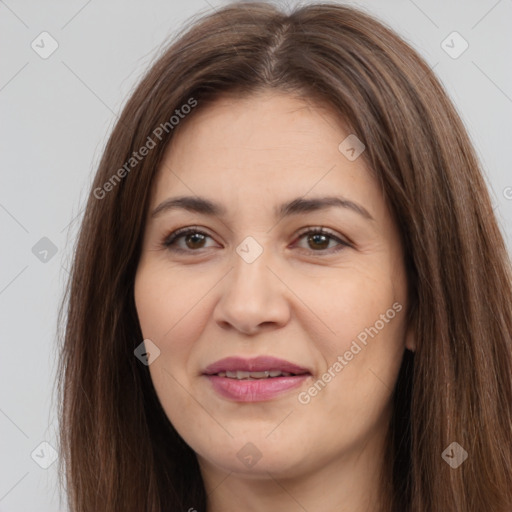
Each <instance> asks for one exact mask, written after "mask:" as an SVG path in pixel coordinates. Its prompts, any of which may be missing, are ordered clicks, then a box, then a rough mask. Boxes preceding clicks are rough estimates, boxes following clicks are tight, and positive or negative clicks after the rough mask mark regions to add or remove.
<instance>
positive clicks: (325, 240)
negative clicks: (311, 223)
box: [299, 227, 351, 254]
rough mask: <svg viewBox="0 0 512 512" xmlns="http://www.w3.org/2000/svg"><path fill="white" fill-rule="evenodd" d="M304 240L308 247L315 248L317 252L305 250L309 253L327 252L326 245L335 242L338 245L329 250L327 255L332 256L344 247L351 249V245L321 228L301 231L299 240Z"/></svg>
mask: <svg viewBox="0 0 512 512" xmlns="http://www.w3.org/2000/svg"><path fill="white" fill-rule="evenodd" d="M306 236H307V238H306V242H307V243H308V245H309V247H316V248H318V249H319V250H310V249H306V250H307V251H308V252H310V253H312V252H313V253H318V252H321V251H327V249H328V247H327V246H328V245H329V243H331V242H333V241H334V242H337V243H338V245H337V246H335V247H334V248H333V247H331V249H330V250H329V251H328V254H332V253H335V252H338V251H341V250H342V249H344V248H346V247H351V245H350V244H349V243H348V242H345V241H344V240H342V239H341V238H339V237H338V236H336V235H334V234H333V233H331V232H330V231H328V230H326V229H325V228H323V227H320V228H314V229H311V228H308V231H303V232H302V233H301V234H299V240H300V239H302V238H305V237H306Z"/></svg>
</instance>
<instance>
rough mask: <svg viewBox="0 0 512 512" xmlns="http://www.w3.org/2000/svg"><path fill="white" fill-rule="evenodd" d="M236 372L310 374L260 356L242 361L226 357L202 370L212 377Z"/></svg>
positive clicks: (283, 362)
mask: <svg viewBox="0 0 512 512" xmlns="http://www.w3.org/2000/svg"><path fill="white" fill-rule="evenodd" d="M236 370H240V371H246V372H263V371H265V370H281V371H282V372H286V373H295V374H301V373H310V372H309V370H308V369H307V368H302V367H301V366H297V365H296V364H293V363H290V362H289V361H285V360H284V359H277V358H276V357H271V356H260V357H254V358H252V359H244V358H243V357H226V358H225V359H220V360H219V361H217V362H215V363H213V364H211V365H210V366H207V367H206V369H205V370H204V372H203V373H204V374H206V375H214V374H216V373H219V372H225V371H228V372H234V371H236Z"/></svg>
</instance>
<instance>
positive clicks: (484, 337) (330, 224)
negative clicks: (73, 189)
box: [59, 3, 512, 512]
mask: <svg viewBox="0 0 512 512" xmlns="http://www.w3.org/2000/svg"><path fill="white" fill-rule="evenodd" d="M68 292H69V293H68V295H67V297H66V298H67V299H68V301H69V304H68V306H67V319H66V321H67V323H66V331H65V336H64V337H63V347H62V358H61V373H60V375H61V379H60V381H59V384H60V388H59V390H60V393H61V396H62V411H61V438H62V447H63V455H64V457H63V459H62V461H61V462H62V467H63V470H64V472H65V478H66V483H67V488H68V489H67V490H68V495H69V502H70V506H71V509H72V510H73V511H82V510H84V511H85V510H123V511H128V510H137V511H140V510H148V511H161V510H189V511H192V510H197V511H208V512H217V511H220V510H234V509H235V507H236V509H241V508H242V509H246V510H269V509H270V510H276V509H280V510H287V511H292V510H321V511H334V510H336V511H338V510H346V511H349V510H350V511H363V510H365V511H382V512H383V511H386V512H389V511H400V512H403V511H411V512H412V511H414V512H427V511H428V512H438V511H440V510H444V511H465V512H477V511H490V510H492V511H493V512H505V511H510V510H512V446H511V443H510V439H511V434H512V342H511V331H512V311H511V298H512V290H511V272H510V260H509V257H508V255H507V252H506V248H505V245H504V242H503V238H502V235H501V233H500V231H499V229H498V227H497V223H496V220H495V217H494V215H493V209H492V206H491V202H490V200H489V195H488V192H487V190H486V186H485V183H484V180H483V178H482V175H481V171H480V167H479V163H478V161H477V158H476V157H475V153H474V150H473V148H472V147H471V144H470V141H469V138H468V136H467V133H466V131H465V129H464V126H463V124H462V123H461V121H460V118H459V117H458V115H457V113H456V111H455V109H454V107H453V105H452V104H451V102H450V101H449V99H448V97H447V95H446V93H445V92H444V90H443V89H442V87H441V85H440V84H439V82H438V80H437V79H436V78H435V76H434V75H433V74H432V72H431V71H430V69H429V68H428V66H427V65H426V64H425V63H424V62H423V60H422V59H421V58H420V57H419V56H418V55H417V54H416V53H415V52H414V51H413V50H412V49H411V48H410V47H409V46H408V45H407V44H406V43H404V42H403V41H402V40H401V39H400V38H399V37H398V36H397V35H396V34H394V33H393V32H392V31H391V30H390V29H388V28H387V27H385V26H384V25H383V24H382V23H380V22H378V21H376V20H375V19H373V18H372V17H370V16H369V15H367V14H364V13H362V12H359V11H358V10H356V9H353V8H349V7H345V6H338V5H330V4H325V5H322V4H317V5H314V4H313V5H310V6H306V7H302V8H300V9H298V10H296V11H295V12H293V13H291V14H284V13H281V12H279V11H278V9H276V8H275V7H272V6H270V5H267V4H260V3H253V4H250V3H240V4H235V5H231V6H229V7H226V8H224V9H222V10H220V11H218V12H216V13H215V14H212V15H209V16H204V17H203V18H201V19H199V20H195V22H194V24H193V25H191V26H188V27H187V30H186V31H184V32H183V33H182V34H181V35H180V37H179V38H178V40H177V41H175V42H173V43H172V44H171V45H170V46H169V48H168V49H167V50H166V51H165V52H164V53H163V55H162V56H161V57H160V59H159V60H158V61H157V62H156V63H155V64H154V65H153V66H152V68H151V69H150V70H149V72H148V73H147V75H146V76H145V77H144V79H143V80H142V81H141V83H140V85H139V86H138V88H137V89H136V90H135V92H134V93H133V95H132V97H131V98H130V100H129V101H128V103H127V105H126V107H125V108H124V111H123V113H122V115H121V117H120V119H119V121H118V123H117V125H116V127H115V128H114V130H113V133H112V135H111V137H110V140H109V142H108V144H107V147H106V149H105V153H104V155H103V158H102V160H101V163H100V166H99V169H98V172H97V174H96V177H95V181H94V184H93V187H92V190H91V196H90V198H89V202H88V204H87V209H86V212H85V216H84V220H83V224H82V227H81V231H80V235H79V239H78V245H77V249H76V256H75V261H74V266H73V270H72V274H71V280H70V285H69V289H68Z"/></svg>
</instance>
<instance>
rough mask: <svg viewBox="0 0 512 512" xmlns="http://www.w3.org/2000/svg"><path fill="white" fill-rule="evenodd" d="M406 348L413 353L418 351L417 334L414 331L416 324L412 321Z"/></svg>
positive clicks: (406, 337) (407, 332) (408, 329)
mask: <svg viewBox="0 0 512 512" xmlns="http://www.w3.org/2000/svg"><path fill="white" fill-rule="evenodd" d="M405 348H407V349H409V350H410V351H411V352H415V351H416V332H415V329H414V322H412V321H411V322H409V325H408V326H407V331H406V333H405Z"/></svg>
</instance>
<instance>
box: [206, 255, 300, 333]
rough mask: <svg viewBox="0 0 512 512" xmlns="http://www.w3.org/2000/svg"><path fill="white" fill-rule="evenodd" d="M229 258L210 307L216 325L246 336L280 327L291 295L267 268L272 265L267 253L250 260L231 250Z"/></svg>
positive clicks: (281, 281) (278, 278)
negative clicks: (227, 269)
mask: <svg viewBox="0 0 512 512" xmlns="http://www.w3.org/2000/svg"><path fill="white" fill-rule="evenodd" d="M233 261H234V266H233V268H232V269H231V271H230V272H229V273H228V274H227V275H226V277H225V278H224V279H223V280H222V283H221V286H222V289H221V293H222V295H221V298H220V299H219V301H218V302H217V304H216V307H215V310H214V320H215V321H216V322H217V324H218V325H220V326H221V327H222V328H223V329H228V330H229V329H235V330H237V331H239V332H242V333H244V334H247V335H254V334H257V333H258V332H261V331H264V330H272V329H277V328H279V327H282V326H284V325H285V324H286V323H287V322H288V320H289V318H290V301H289V298H290V295H291V294H290V291H289V289H288V288H287V286H286V284H285V282H284V280H283V279H282V277H281V276H279V275H278V274H279V272H277V271H276V270H274V269H273V268H271V267H275V266H276V265H272V263H271V262H270V258H269V257H267V252H266V251H265V250H264V251H263V253H262V254H261V255H260V256H259V257H258V258H257V259H256V260H254V261H252V262H248V261H246V260H245V259H244V258H243V257H241V256H239V254H238V253H234V255H233Z"/></svg>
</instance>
